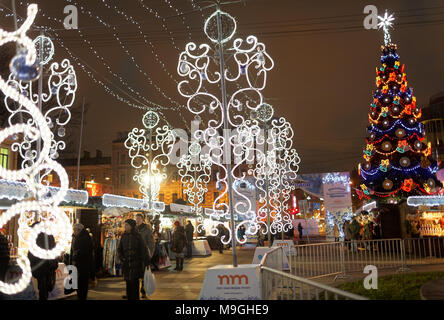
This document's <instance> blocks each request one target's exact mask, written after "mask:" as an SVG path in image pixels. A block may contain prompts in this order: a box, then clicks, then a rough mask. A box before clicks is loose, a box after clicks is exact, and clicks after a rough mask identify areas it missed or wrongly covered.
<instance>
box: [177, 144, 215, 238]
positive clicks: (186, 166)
mask: <svg viewBox="0 0 444 320" xmlns="http://www.w3.org/2000/svg"><path fill="white" fill-rule="evenodd" d="M200 151H201V146H200V144H199V143H198V142H197V141H194V142H193V143H192V144H191V145H190V147H189V154H186V155H183V156H182V157H181V158H180V159H179V162H178V163H177V164H176V166H177V168H178V169H179V170H178V173H179V176H180V181H181V182H182V184H183V186H184V193H185V194H186V195H187V200H188V202H190V203H191V204H193V206H194V211H195V213H196V215H197V222H198V224H197V228H196V229H197V232H198V233H200V232H202V230H203V228H204V225H203V222H204V216H203V212H202V211H203V210H202V206H200V205H201V204H202V203H203V202H204V200H205V193H206V192H207V191H208V189H207V184H208V183H209V182H210V180H211V159H210V157H209V156H208V155H199V154H200ZM194 157H197V158H198V160H199V161H196V162H197V163H194V161H193V158H194Z"/></svg>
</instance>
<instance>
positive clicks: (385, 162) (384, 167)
mask: <svg viewBox="0 0 444 320" xmlns="http://www.w3.org/2000/svg"><path fill="white" fill-rule="evenodd" d="M389 165H390V161H389V160H388V159H387V160H381V164H380V165H379V170H381V171H382V172H387V168H388V166H389Z"/></svg>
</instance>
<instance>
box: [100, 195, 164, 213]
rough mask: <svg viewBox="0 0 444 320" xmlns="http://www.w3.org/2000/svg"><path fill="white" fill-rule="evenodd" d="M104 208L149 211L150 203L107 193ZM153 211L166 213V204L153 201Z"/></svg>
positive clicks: (104, 196)
mask: <svg viewBox="0 0 444 320" xmlns="http://www.w3.org/2000/svg"><path fill="white" fill-rule="evenodd" d="M102 204H103V206H104V207H116V208H128V209H134V210H149V208H148V203H147V202H146V201H145V200H144V199H137V198H129V197H123V196H117V195H114V194H107V193H105V194H104V195H103V197H102ZM152 207H153V210H154V211H156V212H163V211H165V203H163V202H160V201H153V204H152Z"/></svg>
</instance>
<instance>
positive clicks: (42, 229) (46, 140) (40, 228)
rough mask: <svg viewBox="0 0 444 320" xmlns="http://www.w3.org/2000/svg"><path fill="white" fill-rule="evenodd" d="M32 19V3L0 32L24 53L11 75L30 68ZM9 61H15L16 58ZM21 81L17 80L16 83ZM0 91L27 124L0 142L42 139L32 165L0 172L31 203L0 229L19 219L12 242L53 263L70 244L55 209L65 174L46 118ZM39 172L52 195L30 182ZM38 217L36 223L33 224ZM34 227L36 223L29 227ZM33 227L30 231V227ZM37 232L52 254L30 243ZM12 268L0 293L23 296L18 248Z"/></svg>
mask: <svg viewBox="0 0 444 320" xmlns="http://www.w3.org/2000/svg"><path fill="white" fill-rule="evenodd" d="M36 14H37V5H35V4H32V5H30V6H29V7H28V10H27V18H26V20H25V22H24V23H23V24H22V26H21V27H20V28H18V29H17V30H16V31H14V32H7V31H4V30H1V29H0V46H2V45H4V44H6V43H10V42H16V43H17V44H18V45H19V46H21V47H22V48H24V50H25V51H24V52H23V53H24V54H25V60H24V61H23V63H24V64H22V65H20V64H17V65H16V66H15V67H16V70H26V69H28V70H29V69H30V68H35V63H36V60H37V59H36V49H35V46H34V43H33V42H32V40H31V39H30V38H28V37H27V36H26V32H27V31H28V30H29V28H30V27H31V25H32V23H33V22H34V19H35V17H36ZM23 53H22V52H19V53H18V55H17V56H16V57H15V58H14V59H13V61H17V60H15V59H16V58H17V57H18V56H20V54H23ZM22 80H23V78H22ZM0 90H1V91H2V92H3V94H4V95H5V96H6V97H7V98H10V99H12V100H14V101H16V102H18V104H19V105H20V106H23V108H24V109H26V110H27V112H28V113H29V116H30V117H32V119H33V121H32V122H27V123H17V124H13V125H10V126H9V127H7V128H4V129H2V130H1V131H0V143H1V142H3V141H5V139H7V138H8V137H11V136H13V135H23V136H29V137H32V138H33V139H35V138H38V137H40V138H41V140H42V149H41V150H40V152H39V155H38V157H37V158H36V159H35V160H34V162H33V163H32V164H31V165H30V166H27V167H24V168H22V169H19V170H9V169H5V168H1V167H0V177H1V178H4V179H6V180H11V181H20V180H25V181H26V183H27V185H28V187H29V189H30V190H31V192H32V193H33V195H34V198H35V199H39V200H38V201H37V200H24V201H19V202H18V203H16V204H14V205H12V206H11V207H10V208H9V209H8V210H6V212H4V213H3V214H2V215H1V216H0V227H1V226H3V225H5V224H6V223H8V221H10V220H11V219H12V218H13V217H15V216H19V228H18V232H17V233H18V237H19V240H20V241H22V242H25V243H26V245H27V247H28V249H29V251H30V252H31V253H32V254H33V255H34V256H36V257H38V258H41V259H54V258H56V257H58V256H60V254H61V253H62V252H64V251H65V250H66V249H67V247H68V246H69V244H70V241H71V233H72V230H71V224H70V222H69V218H68V216H67V215H66V214H65V213H64V212H63V211H62V210H61V209H59V207H58V204H59V203H60V202H61V201H63V199H64V198H65V195H66V193H67V190H68V175H67V174H66V171H65V170H64V169H63V167H62V166H61V165H60V164H58V163H57V162H55V161H54V160H53V159H51V156H50V149H51V144H52V136H51V129H50V128H49V126H48V123H47V121H46V118H45V117H44V115H43V114H42V113H41V112H40V111H39V109H38V108H37V107H36V105H35V103H34V102H33V101H32V100H30V99H29V98H28V97H26V96H25V95H22V94H20V92H19V90H18V89H17V88H15V87H13V86H11V85H8V84H7V83H6V82H5V80H4V79H2V78H1V77H0ZM42 170H44V171H45V170H50V171H54V172H55V173H56V174H57V175H58V176H59V178H60V184H61V186H60V189H59V190H58V192H56V193H54V194H48V193H47V189H46V186H44V185H42V184H41V183H40V181H38V180H37V181H36V176H37V175H38V174H39V173H40V172H41V171H42ZM37 214H38V219H39V220H38V221H36V218H37ZM35 222H39V223H38V224H36V225H34V224H35ZM31 225H33V227H31ZM40 233H45V234H47V235H52V236H54V238H55V239H56V245H55V247H54V248H52V249H48V250H46V249H43V248H41V247H39V246H38V245H37V243H36V239H37V236H38V235H39V234H40ZM17 263H18V265H19V267H20V268H21V270H22V274H21V276H20V278H19V280H18V281H17V282H15V283H13V284H9V283H5V282H2V281H0V291H1V292H3V293H6V294H15V293H18V292H21V291H23V290H24V289H25V288H26V287H27V286H28V284H29V283H30V280H31V267H30V263H29V260H28V258H27V252H26V250H25V249H24V248H19V250H18V259H17Z"/></svg>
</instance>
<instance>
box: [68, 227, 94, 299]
mask: <svg viewBox="0 0 444 320" xmlns="http://www.w3.org/2000/svg"><path fill="white" fill-rule="evenodd" d="M73 231H74V239H73V242H72V247H71V255H72V264H73V265H74V266H75V267H76V268H77V277H78V278H77V279H78V280H77V284H78V289H77V297H78V298H79V300H86V298H87V296H88V282H89V278H90V276H91V265H92V262H93V244H92V241H91V237H90V236H89V234H88V231H86V230H85V227H84V226H83V224H80V223H77V224H75V225H74V227H73Z"/></svg>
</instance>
